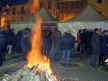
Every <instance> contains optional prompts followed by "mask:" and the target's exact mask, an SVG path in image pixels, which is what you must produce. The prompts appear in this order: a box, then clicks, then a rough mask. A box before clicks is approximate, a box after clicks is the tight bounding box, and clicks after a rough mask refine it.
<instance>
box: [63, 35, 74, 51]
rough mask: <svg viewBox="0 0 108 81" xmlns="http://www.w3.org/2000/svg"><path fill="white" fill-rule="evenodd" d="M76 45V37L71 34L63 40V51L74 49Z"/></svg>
mask: <svg viewBox="0 0 108 81" xmlns="http://www.w3.org/2000/svg"><path fill="white" fill-rule="evenodd" d="M74 45H75V37H74V36H72V35H71V34H68V33H67V34H65V35H64V36H63V37H62V39H61V48H62V49H72V48H74Z"/></svg>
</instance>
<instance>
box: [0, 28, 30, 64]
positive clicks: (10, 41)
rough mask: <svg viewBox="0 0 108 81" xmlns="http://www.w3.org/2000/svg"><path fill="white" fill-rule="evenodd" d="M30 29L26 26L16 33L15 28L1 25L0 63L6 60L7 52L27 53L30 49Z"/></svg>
mask: <svg viewBox="0 0 108 81" xmlns="http://www.w3.org/2000/svg"><path fill="white" fill-rule="evenodd" d="M29 35H30V29H29V28H25V29H24V30H21V31H19V32H18V33H17V34H15V32H14V29H11V28H8V30H5V29H4V28H1V27H0V65H2V64H3V61H5V57H6V54H8V53H9V54H11V53H24V54H25V53H27V52H28V50H29V49H30V39H29V38H30V36H29Z"/></svg>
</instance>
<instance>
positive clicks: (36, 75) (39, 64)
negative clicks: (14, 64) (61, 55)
mask: <svg viewBox="0 0 108 81" xmlns="http://www.w3.org/2000/svg"><path fill="white" fill-rule="evenodd" d="M30 8H31V9H30V10H31V14H36V13H37V12H38V10H39V1H38V0H34V2H33V4H32V5H31V6H30ZM41 23H42V19H41V17H40V16H38V15H37V14H36V25H35V27H34V28H33V29H32V34H31V37H30V40H31V49H30V51H29V52H28V53H27V56H26V59H27V64H26V65H25V66H24V67H23V68H22V69H20V70H19V71H18V72H16V73H15V74H13V75H11V76H7V75H6V77H7V78H5V79H3V81H57V79H56V76H55V75H54V74H53V72H52V69H51V67H50V60H49V59H48V58H47V57H46V56H44V55H45V54H42V52H41V48H42V32H41Z"/></svg>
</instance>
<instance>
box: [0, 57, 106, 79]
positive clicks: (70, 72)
mask: <svg viewBox="0 0 108 81" xmlns="http://www.w3.org/2000/svg"><path fill="white" fill-rule="evenodd" d="M25 64H26V62H25V61H24V59H23V58H22V57H21V58H17V59H12V60H9V61H6V62H5V63H4V65H3V66H2V67H0V77H2V76H3V75H4V74H9V75H10V74H12V73H14V72H16V71H18V70H19V69H21V68H23V66H24V65H25ZM71 64H72V66H64V65H62V64H61V63H60V62H51V67H52V69H53V72H54V73H55V75H56V76H57V78H58V79H66V80H67V79H68V80H70V81H74V80H77V81H108V78H107V76H108V72H102V71H99V70H97V69H94V68H92V67H91V66H90V65H89V59H80V58H79V57H74V58H72V59H71Z"/></svg>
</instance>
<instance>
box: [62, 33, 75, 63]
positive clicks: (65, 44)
mask: <svg viewBox="0 0 108 81" xmlns="http://www.w3.org/2000/svg"><path fill="white" fill-rule="evenodd" d="M74 44H75V37H74V36H72V35H71V34H70V33H67V32H66V33H65V34H64V36H63V37H62V40H61V48H62V59H61V63H63V64H64V63H66V64H70V62H69V61H70V56H71V51H72V49H73V48H74ZM65 60H66V62H65Z"/></svg>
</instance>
